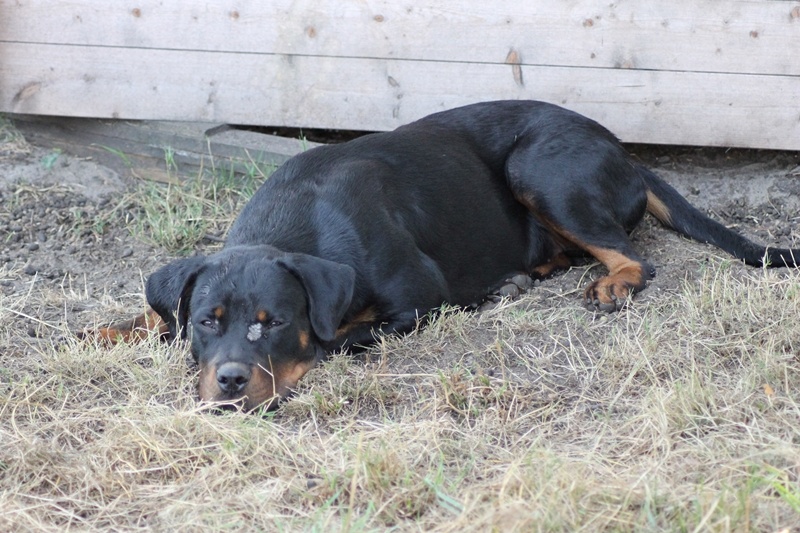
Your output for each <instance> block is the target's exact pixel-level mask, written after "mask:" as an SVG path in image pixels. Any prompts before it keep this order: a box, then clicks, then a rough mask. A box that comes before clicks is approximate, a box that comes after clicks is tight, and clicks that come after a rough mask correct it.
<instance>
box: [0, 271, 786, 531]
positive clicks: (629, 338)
mask: <svg viewBox="0 0 800 533" xmlns="http://www.w3.org/2000/svg"><path fill="white" fill-rule="evenodd" d="M730 265H731V263H729V262H726V261H718V260H714V261H712V262H711V263H710V264H709V265H708V266H707V268H706V269H705V271H704V272H703V273H702V276H701V279H700V280H699V281H691V282H690V281H687V282H686V284H685V287H684V288H683V290H682V291H680V292H679V293H678V294H676V295H674V297H673V298H671V299H668V298H663V299H661V300H656V299H650V300H648V301H647V302H646V303H643V304H639V305H634V306H632V307H631V308H629V309H628V310H626V311H625V312H623V313H620V314H619V315H617V316H613V317H610V318H607V319H603V320H599V319H598V317H593V316H592V315H590V314H588V313H586V312H584V311H582V310H581V309H578V308H577V307H576V306H575V305H573V304H574V302H573V300H572V299H571V298H569V297H568V298H566V299H562V300H563V301H566V302H571V303H568V304H566V305H562V306H558V305H556V306H547V305H542V304H541V303H540V302H535V301H534V300H533V299H532V297H530V296H529V297H525V298H521V299H519V300H518V301H515V302H504V303H503V304H502V305H500V306H499V307H497V308H495V309H493V310H491V311H488V312H486V313H483V314H479V315H478V314H466V313H462V312H458V311H455V310H445V311H444V312H442V313H441V314H440V316H439V317H438V318H437V319H436V320H435V321H434V322H433V323H432V324H431V325H430V326H428V327H427V328H424V329H422V330H421V331H419V332H415V333H413V334H411V335H408V336H406V337H404V338H388V339H383V340H382V341H381V342H380V343H379V344H378V345H377V346H376V347H375V348H374V349H372V350H371V351H370V352H368V353H367V354H366V356H365V357H364V358H362V359H363V360H361V359H355V358H352V357H350V356H347V355H337V356H334V357H333V358H332V359H331V360H330V361H329V362H327V363H326V364H324V365H322V366H321V367H320V368H318V369H315V370H313V371H312V372H311V374H310V375H309V376H308V377H307V379H306V380H304V381H303V383H302V386H301V388H300V390H299V391H298V394H297V396H296V398H295V399H294V400H292V401H291V402H289V403H287V404H285V405H284V406H283V407H282V408H281V409H280V410H279V411H278V412H277V413H271V414H268V415H266V416H261V417H259V416H248V415H243V414H241V413H224V414H219V413H215V412H213V411H211V410H209V409H207V408H205V407H203V406H200V405H198V404H197V403H196V402H195V399H194V372H193V370H192V369H191V367H190V366H189V365H187V364H186V355H187V354H186V348H185V347H184V346H181V345H162V344H159V343H157V342H156V341H155V340H153V341H151V342H148V343H146V344H145V345H139V346H117V347H115V348H113V349H105V348H101V347H96V346H90V345H82V344H79V343H77V342H75V341H74V340H72V339H71V338H70V337H69V336H68V335H66V333H67V332H65V331H60V332H59V331H50V330H52V329H53V326H55V327H56V329H57V328H58V323H57V321H56V322H55V323H53V324H46V325H44V326H43V329H44V330H46V331H48V332H49V333H48V334H47V335H42V336H41V338H31V340H30V343H29V345H27V346H20V345H19V343H18V340H15V341H14V342H12V340H11V339H12V337H13V338H14V339H19V335H17V334H16V332H14V331H13V324H14V321H15V318H16V317H17V316H18V314H19V313H25V312H26V311H25V310H26V309H27V310H28V312H29V313H30V312H31V311H30V309H29V307H30V301H29V300H28V297H27V296H26V297H19V298H17V299H13V300H12V299H8V298H6V299H0V324H2V326H0V328H2V329H0V348H1V349H2V355H0V377H1V378H2V381H1V382H0V442H2V447H0V530H7V531H12V530H13V531H66V530H81V531H86V530H116V531H127V530H143V529H144V530H154V531H204V530H209V531H211V530H213V531H217V530H235V531H246V530H262V531H380V530H386V529H387V528H393V529H395V530H399V531H406V530H414V531H416V530H426V531H664V530H666V531H721V532H725V531H777V530H780V529H781V528H791V527H796V526H797V524H800V409H799V408H798V398H799V397H798V383H800V356H798V353H800V352H799V350H800V346H798V344H799V343H800V321H798V319H797V317H798V316H800V275H798V273H797V272H786V271H784V272H771V271H760V270H747V271H745V273H744V274H743V275H742V274H741V272H742V271H741V270H736V269H732V268H730ZM75 297H79V291H78V294H73V293H67V292H65V293H64V294H62V296H61V299H62V301H61V302H59V301H57V300H58V298H56V297H55V296H51V297H49V298H47V299H46V300H47V301H48V302H49V303H48V304H47V305H48V306H50V307H51V308H57V307H58V306H59V305H62V306H63V305H65V301H68V300H70V299H74V298H75ZM0 298H2V296H0ZM45 315H47V313H44V314H42V315H38V314H37V315H36V316H45ZM53 341H56V342H53Z"/></svg>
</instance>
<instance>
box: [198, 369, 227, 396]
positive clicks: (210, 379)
mask: <svg viewBox="0 0 800 533" xmlns="http://www.w3.org/2000/svg"><path fill="white" fill-rule="evenodd" d="M197 392H198V394H199V396H200V399H201V400H203V401H204V402H213V401H214V400H216V399H218V397H219V395H220V392H221V391H220V390H219V384H218V383H217V370H216V368H210V367H209V366H208V365H201V366H200V379H199V380H198V386H197Z"/></svg>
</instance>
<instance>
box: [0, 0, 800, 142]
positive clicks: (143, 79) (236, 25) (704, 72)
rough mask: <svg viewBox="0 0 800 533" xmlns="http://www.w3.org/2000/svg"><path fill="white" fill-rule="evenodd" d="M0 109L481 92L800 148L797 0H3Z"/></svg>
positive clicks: (659, 129)
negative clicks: (411, 0)
mask: <svg viewBox="0 0 800 533" xmlns="http://www.w3.org/2000/svg"><path fill="white" fill-rule="evenodd" d="M0 20H2V21H3V22H2V24H0V110H2V111H6V112H16V113H34V114H51V115H70V116H95V117H118V118H137V119H169V120H202V121H211V122H228V123H240V124H262V125H266V124H270V125H289V126H302V127H323V128H346V129H364V130H384V129H391V128H394V127H396V126H398V125H400V124H402V123H406V122H409V121H411V120H414V119H416V118H419V117H421V116H423V115H425V114H427V113H430V112H434V111H438V110H441V109H445V108H450V107H454V106H457V105H462V104H466V103H471V102H475V101H480V100H490V99H500V98H514V99H518V98H534V99H539V100H546V101H551V102H554V103H559V104H562V105H564V106H566V107H569V108H571V109H574V110H576V111H579V112H582V113H584V114H586V115H588V116H591V117H592V118H595V119H597V120H599V121H600V122H602V123H603V124H605V125H606V126H608V127H609V128H610V129H611V130H613V131H614V132H615V133H617V134H618V135H619V136H620V137H621V138H622V139H623V140H625V141H635V142H647V143H669V144H696V145H716V146H746V147H760V148H780V149H795V150H798V149H800V60H798V56H797V53H798V52H797V51H798V50H800V2H794V1H777V0H760V1H741V0H730V1H724V0H675V1H674V2H669V3H667V2H659V3H652V2H646V1H644V0H637V1H633V0H631V1H618V2H612V3H609V2H603V1H599V0H574V1H568V2H551V1H547V0H541V1H531V2H525V3H522V2H512V1H511V0H500V1H497V2H482V1H481V2H479V1H476V0H441V1H438V2H426V3H424V4H422V3H419V2H417V3H414V4H411V3H398V2H389V1H388V0H363V1H359V2H355V1H345V0H339V1H333V0H329V1H312V0H275V1H271V2H264V3H261V2H255V1H251V2H241V1H239V2H233V1H231V0H219V1H218V2H215V3H196V2H189V1H188V0H174V1H172V2H163V1H161V0H142V1H138V2H131V1H129V0H124V1H118V2H107V1H104V0H81V1H74V2H58V3H53V2H47V1H44V0H30V1H26V2H15V3H13V4H12V3H10V2H0Z"/></svg>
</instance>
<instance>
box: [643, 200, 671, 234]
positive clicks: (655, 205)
mask: <svg viewBox="0 0 800 533" xmlns="http://www.w3.org/2000/svg"><path fill="white" fill-rule="evenodd" d="M647 212H648V213H650V214H651V215H653V216H654V217H656V218H657V219H658V220H660V221H661V223H662V224H666V225H667V226H672V213H670V212H669V207H667V206H666V204H665V203H664V202H662V201H661V199H660V198H659V197H658V196H656V195H655V194H653V193H652V192H651V191H647Z"/></svg>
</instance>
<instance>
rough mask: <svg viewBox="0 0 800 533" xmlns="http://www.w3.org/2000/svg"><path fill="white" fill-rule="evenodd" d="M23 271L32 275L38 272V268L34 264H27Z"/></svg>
mask: <svg viewBox="0 0 800 533" xmlns="http://www.w3.org/2000/svg"><path fill="white" fill-rule="evenodd" d="M23 272H24V273H25V274H27V275H28V276H33V275H34V274H36V273H37V272H39V269H38V268H36V267H35V266H33V265H28V266H26V267H25V268H24V269H23Z"/></svg>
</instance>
